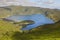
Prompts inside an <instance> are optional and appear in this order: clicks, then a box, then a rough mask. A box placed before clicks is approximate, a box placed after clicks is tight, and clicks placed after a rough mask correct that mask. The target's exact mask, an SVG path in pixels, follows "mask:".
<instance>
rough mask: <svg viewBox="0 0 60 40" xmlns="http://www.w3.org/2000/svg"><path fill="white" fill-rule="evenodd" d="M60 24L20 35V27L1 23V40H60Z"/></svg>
mask: <svg viewBox="0 0 60 40" xmlns="http://www.w3.org/2000/svg"><path fill="white" fill-rule="evenodd" d="M59 24H60V23H56V24H53V25H44V26H42V27H41V28H37V29H35V30H34V31H30V32H28V33H20V30H19V27H18V26H15V25H14V24H12V23H9V22H6V21H0V40H60V25H59Z"/></svg>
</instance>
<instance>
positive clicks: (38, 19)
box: [7, 14, 54, 30]
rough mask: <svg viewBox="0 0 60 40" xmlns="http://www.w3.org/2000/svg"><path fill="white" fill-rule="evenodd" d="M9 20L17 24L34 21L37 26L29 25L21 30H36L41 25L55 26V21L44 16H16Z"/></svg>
mask: <svg viewBox="0 0 60 40" xmlns="http://www.w3.org/2000/svg"><path fill="white" fill-rule="evenodd" d="M7 19H10V20H14V21H16V22H18V21H19V22H20V21H23V20H33V21H34V22H35V24H32V25H28V26H26V27H25V28H22V29H21V30H30V29H33V28H36V27H38V26H40V25H44V24H53V23H54V21H53V20H52V19H50V18H48V17H46V16H45V15H44V14H33V15H24V16H23V15H20V16H19V15H15V16H10V17H8V18H7Z"/></svg>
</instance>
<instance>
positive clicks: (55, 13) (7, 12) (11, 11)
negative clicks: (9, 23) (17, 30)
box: [0, 6, 60, 22]
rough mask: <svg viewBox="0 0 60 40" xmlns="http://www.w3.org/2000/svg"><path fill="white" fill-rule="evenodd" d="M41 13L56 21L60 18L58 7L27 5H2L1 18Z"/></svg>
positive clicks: (0, 8) (0, 9)
mask: <svg viewBox="0 0 60 40" xmlns="http://www.w3.org/2000/svg"><path fill="white" fill-rule="evenodd" d="M41 13H43V14H45V15H46V16H47V17H49V18H51V19H53V20H54V21H55V22H57V21H59V20H60V10H58V9H48V8H40V7H27V6H7V7H0V18H6V17H9V16H12V15H31V14H41Z"/></svg>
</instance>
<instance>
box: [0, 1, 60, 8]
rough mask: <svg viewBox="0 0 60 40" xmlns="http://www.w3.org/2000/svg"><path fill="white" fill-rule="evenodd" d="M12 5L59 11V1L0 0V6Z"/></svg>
mask: <svg viewBox="0 0 60 40" xmlns="http://www.w3.org/2000/svg"><path fill="white" fill-rule="evenodd" d="M12 4H13V5H22V6H36V7H44V8H57V9H60V0H0V6H5V5H12Z"/></svg>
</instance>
